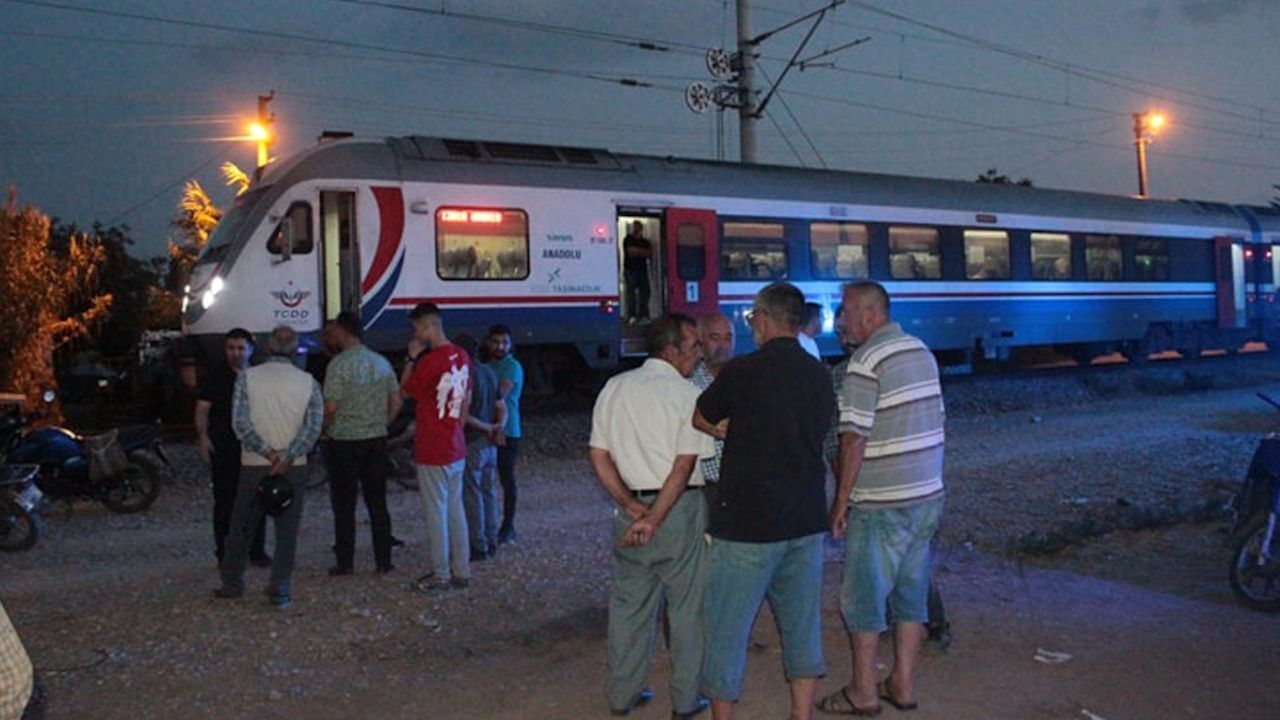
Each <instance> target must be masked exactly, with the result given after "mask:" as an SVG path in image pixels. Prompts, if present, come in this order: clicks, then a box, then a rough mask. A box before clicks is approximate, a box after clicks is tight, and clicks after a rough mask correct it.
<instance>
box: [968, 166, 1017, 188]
mask: <svg viewBox="0 0 1280 720" xmlns="http://www.w3.org/2000/svg"><path fill="white" fill-rule="evenodd" d="M974 182H980V183H986V184H990V185H1019V186H1021V187H1031V178H1025V177H1024V178H1018V180H1017V181H1014V180H1012V179H1011V178H1010V177H1009V176H1008V175H1005V174H1003V173H1001V172H1000V171H999V170H997V169H996V168H990V169H988V170H987V171H986V172H984V173H982V174H981V175H979V176H978V178H977V179H976V180H975V181H974Z"/></svg>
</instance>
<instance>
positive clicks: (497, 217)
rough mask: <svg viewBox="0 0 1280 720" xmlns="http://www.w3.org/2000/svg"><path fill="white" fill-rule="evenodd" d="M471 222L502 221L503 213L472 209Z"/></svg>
mask: <svg viewBox="0 0 1280 720" xmlns="http://www.w3.org/2000/svg"><path fill="white" fill-rule="evenodd" d="M471 222H473V223H500V222H502V213H500V212H494V211H492V210H472V211H471Z"/></svg>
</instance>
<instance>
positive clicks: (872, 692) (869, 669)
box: [849, 633, 880, 708]
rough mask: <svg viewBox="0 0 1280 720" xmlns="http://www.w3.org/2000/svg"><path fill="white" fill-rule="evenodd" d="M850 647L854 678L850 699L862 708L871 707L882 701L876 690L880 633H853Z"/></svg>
mask: <svg viewBox="0 0 1280 720" xmlns="http://www.w3.org/2000/svg"><path fill="white" fill-rule="evenodd" d="M849 648H850V649H851V650H852V651H853V678H852V679H851V680H850V682H849V699H851V700H852V701H853V704H854V705H857V706H858V707H860V708H869V707H873V706H875V705H878V704H879V702H880V696H879V693H877V692H876V683H877V681H878V680H879V678H877V677H876V651H877V650H878V649H879V648H880V634H879V633H853V634H852V635H850V636H849Z"/></svg>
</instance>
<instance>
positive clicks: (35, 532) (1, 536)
mask: <svg viewBox="0 0 1280 720" xmlns="http://www.w3.org/2000/svg"><path fill="white" fill-rule="evenodd" d="M39 473H40V466H39V465H0V552H16V551H18V550H30V549H31V547H32V546H34V545H35V544H36V540H38V539H39V538H40V532H41V530H42V529H43V526H44V523H43V521H42V520H41V517H40V507H41V504H42V498H43V497H44V495H43V493H41V492H40V488H39V487H37V486H36V476H37V475H38V474H39Z"/></svg>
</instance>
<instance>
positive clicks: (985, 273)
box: [964, 230, 1009, 280]
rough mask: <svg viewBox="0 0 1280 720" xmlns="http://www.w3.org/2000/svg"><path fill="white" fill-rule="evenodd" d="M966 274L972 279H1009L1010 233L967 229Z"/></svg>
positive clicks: (965, 234) (965, 245) (965, 249)
mask: <svg viewBox="0 0 1280 720" xmlns="http://www.w3.org/2000/svg"><path fill="white" fill-rule="evenodd" d="M964 276H965V277H966V278H968V279H970V280H1007V279H1009V233H1007V232H1005V231H1003V230H965V231H964Z"/></svg>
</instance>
